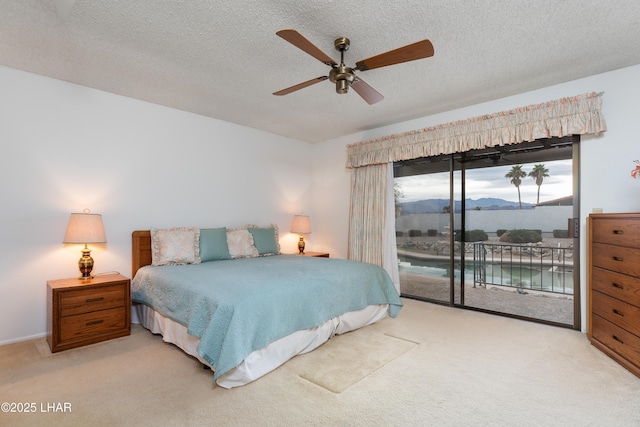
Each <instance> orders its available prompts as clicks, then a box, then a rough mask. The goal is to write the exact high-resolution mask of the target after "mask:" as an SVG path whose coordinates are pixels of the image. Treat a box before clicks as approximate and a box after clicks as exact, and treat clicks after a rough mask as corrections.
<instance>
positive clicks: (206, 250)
mask: <svg viewBox="0 0 640 427" xmlns="http://www.w3.org/2000/svg"><path fill="white" fill-rule="evenodd" d="M223 259H231V255H229V246H227V228H226V227H221V228H202V229H200V260H201V262H207V261H219V260H223Z"/></svg>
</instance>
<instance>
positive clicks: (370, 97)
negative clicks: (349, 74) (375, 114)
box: [351, 77, 384, 105]
mask: <svg viewBox="0 0 640 427" xmlns="http://www.w3.org/2000/svg"><path fill="white" fill-rule="evenodd" d="M351 87H352V88H353V90H355V91H356V93H357V94H358V95H360V96H361V97H362V99H364V100H365V101H367V104H369V105H372V104H375V103H376V102H380V101H382V100H383V99H384V96H382V95H380V93H379V92H378V91H377V90H375V89H374V88H372V87H371V86H369V85H368V84H367V83H365V81H364V80H362V79H361V78H360V77H356V79H355V80H354V81H353V83H351Z"/></svg>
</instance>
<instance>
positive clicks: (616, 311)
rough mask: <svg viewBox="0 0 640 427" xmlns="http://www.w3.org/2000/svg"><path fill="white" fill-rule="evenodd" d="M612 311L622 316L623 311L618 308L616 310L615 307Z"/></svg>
mask: <svg viewBox="0 0 640 427" xmlns="http://www.w3.org/2000/svg"><path fill="white" fill-rule="evenodd" d="M612 311H613V314H617V315H618V316H620V317H624V313H623V312H621V311H619V310H616V309H615V308H614V309H613V310H612Z"/></svg>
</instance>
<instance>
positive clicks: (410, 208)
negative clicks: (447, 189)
mask: <svg viewBox="0 0 640 427" xmlns="http://www.w3.org/2000/svg"><path fill="white" fill-rule="evenodd" d="M461 205H462V203H461V202H460V201H456V202H455V209H456V210H455V211H456V212H460V207H461ZM398 206H399V207H400V208H401V209H400V215H412V214H424V213H441V212H443V211H445V209H446V208H447V207H448V206H449V199H428V200H416V201H415V202H400V203H398ZM465 207H466V210H468V211H471V210H475V209H480V210H483V211H492V210H493V211H495V210H513V209H520V205H519V204H518V202H510V201H508V200H504V199H497V198H494V197H483V198H481V199H477V200H474V199H466V200H465ZM534 207H535V204H534V203H522V209H533V208H534Z"/></svg>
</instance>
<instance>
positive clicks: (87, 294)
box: [60, 282, 126, 317]
mask: <svg viewBox="0 0 640 427" xmlns="http://www.w3.org/2000/svg"><path fill="white" fill-rule="evenodd" d="M125 293H126V289H125V282H123V283H122V284H116V285H107V286H104V287H98V288H95V289H89V290H78V291H69V292H65V293H64V294H63V295H62V297H61V298H60V305H61V307H60V312H61V315H62V316H63V317H64V316H71V315H75V314H82V313H90V312H92V311H96V310H106V309H109V308H114V307H123V306H124V302H125Z"/></svg>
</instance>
